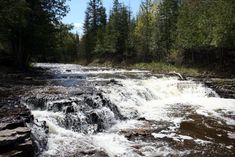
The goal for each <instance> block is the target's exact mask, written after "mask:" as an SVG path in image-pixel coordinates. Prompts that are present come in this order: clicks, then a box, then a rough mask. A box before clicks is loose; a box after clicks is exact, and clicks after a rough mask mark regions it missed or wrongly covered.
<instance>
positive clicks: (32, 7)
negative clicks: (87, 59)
mask: <svg viewBox="0 0 235 157" xmlns="http://www.w3.org/2000/svg"><path fill="white" fill-rule="evenodd" d="M65 2H66V0H47V1H44V0H1V1H0V21H1V24H0V30H1V37H0V42H1V43H4V45H5V47H8V50H7V51H9V52H11V53H12V54H13V55H14V56H16V61H17V64H18V65H19V66H20V67H21V68H24V67H26V66H27V65H28V62H29V61H30V58H31V57H32V56H36V55H42V56H44V57H45V58H46V54H47V53H48V52H52V51H53V50H55V47H56V43H57V41H56V34H57V33H58V32H59V31H60V30H59V28H60V25H62V24H61V23H60V20H61V19H62V17H64V16H65V15H66V13H67V12H68V7H67V6H66V5H65Z"/></svg>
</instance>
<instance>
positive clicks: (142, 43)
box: [135, 0, 154, 61]
mask: <svg viewBox="0 0 235 157" xmlns="http://www.w3.org/2000/svg"><path fill="white" fill-rule="evenodd" d="M153 21H154V3H153V1H152V0H144V1H142V3H141V6H140V12H139V15H138V17H137V24H136V30H135V32H136V37H137V38H138V43H136V44H137V45H138V48H137V50H138V55H139V58H141V59H142V60H143V61H147V60H149V58H150V56H152V54H153V49H152V44H153V40H152V33H153V25H154V24H153Z"/></svg>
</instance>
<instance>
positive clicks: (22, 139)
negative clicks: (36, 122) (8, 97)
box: [0, 104, 35, 157]
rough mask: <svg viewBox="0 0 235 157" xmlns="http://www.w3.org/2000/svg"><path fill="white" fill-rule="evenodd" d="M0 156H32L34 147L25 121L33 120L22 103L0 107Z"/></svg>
mask: <svg viewBox="0 0 235 157" xmlns="http://www.w3.org/2000/svg"><path fill="white" fill-rule="evenodd" d="M0 117H1V118H0V147H1V149H0V156H3V157H4V156H19V157H21V156H22V157H27V156H33V155H34V150H35V147H34V145H33V140H32V138H31V130H30V129H29V128H28V127H27V125H26V123H30V122H32V120H33V117H32V115H31V112H30V111H29V110H28V109H27V108H26V107H25V106H23V105H18V106H14V105H10V104H8V105H4V106H2V107H1V108H0Z"/></svg>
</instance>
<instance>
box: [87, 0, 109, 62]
mask: <svg viewBox="0 0 235 157" xmlns="http://www.w3.org/2000/svg"><path fill="white" fill-rule="evenodd" d="M85 15H86V16H85V22H84V27H83V28H84V37H83V40H84V49H85V56H86V59H89V58H90V57H91V54H92V53H94V52H95V47H96V43H97V33H98V31H99V29H104V28H105V25H106V13H105V8H104V7H103V4H102V2H101V0H90V1H89V3H88V7H87V10H86V12H85Z"/></svg>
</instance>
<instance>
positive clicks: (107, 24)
mask: <svg viewBox="0 0 235 157" xmlns="http://www.w3.org/2000/svg"><path fill="white" fill-rule="evenodd" d="M68 12H69V6H67V5H66V0H48V1H42V0H2V1H1V2H0V21H1V23H0V31H1V34H0V35H1V36H0V60H1V61H2V62H4V61H5V62H7V63H9V62H8V61H6V60H7V59H8V60H9V59H10V60H12V62H11V64H12V63H14V65H16V66H18V67H20V68H25V67H27V66H28V65H29V63H30V62H64V63H65V62H78V63H80V62H82V63H86V64H88V63H91V62H94V61H95V62H98V63H105V62H107V61H108V62H111V63H113V64H119V63H124V64H135V63H152V62H161V63H166V64H170V65H180V66H181V65H184V66H189V67H190V66H194V67H213V68H214V67H215V65H216V67H217V70H220V71H233V68H232V66H233V65H234V63H235V61H234V60H235V59H234V58H235V55H234V53H235V51H234V47H235V40H234V39H235V31H234V30H235V14H234V13H235V2H234V1H233V0H161V1H159V0H143V1H142V2H141V5H140V7H139V12H138V14H137V15H136V16H135V15H133V13H132V11H131V9H130V7H129V6H126V5H125V4H123V3H120V2H119V1H118V0H114V1H113V6H112V9H111V10H106V8H105V7H104V6H103V3H102V0H90V1H89V2H88V4H87V9H86V12H85V21H84V26H83V34H82V35H81V36H80V37H79V35H78V34H73V33H71V31H70V30H71V29H72V27H73V26H72V25H66V24H63V23H62V22H61V20H62V18H63V17H64V16H66V14H67V13H68ZM6 58H7V59H6ZM7 63H6V64H7Z"/></svg>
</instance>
